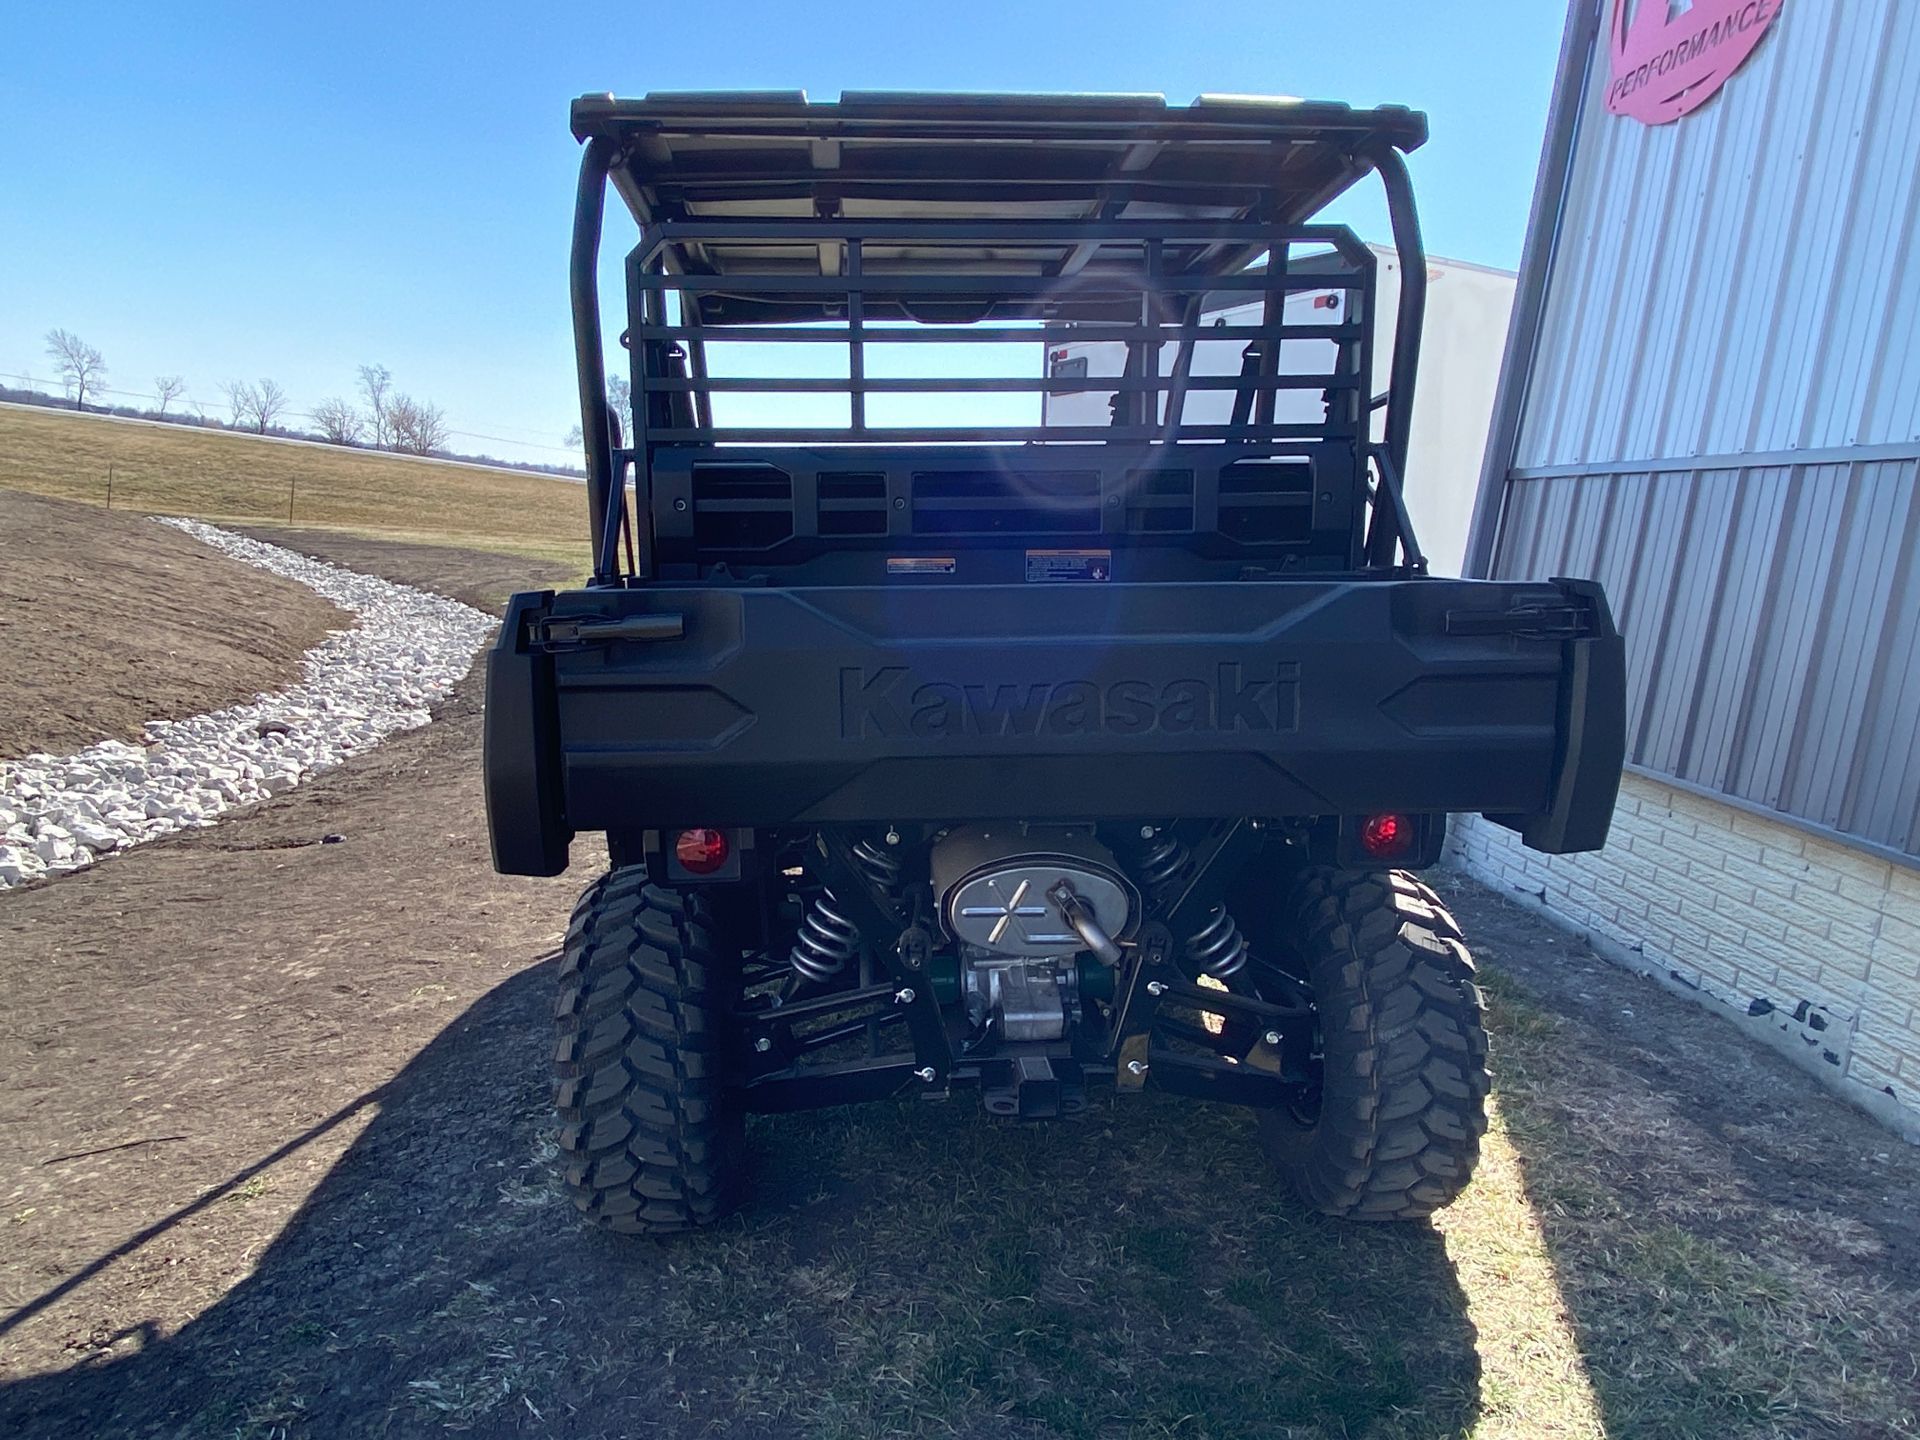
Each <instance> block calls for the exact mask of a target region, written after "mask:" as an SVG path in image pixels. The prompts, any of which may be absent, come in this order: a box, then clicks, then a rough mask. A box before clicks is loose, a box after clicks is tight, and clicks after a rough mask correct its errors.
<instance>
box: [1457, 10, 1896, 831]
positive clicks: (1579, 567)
mask: <svg viewBox="0 0 1920 1440" xmlns="http://www.w3.org/2000/svg"><path fill="white" fill-rule="evenodd" d="M1612 3H1613V0H1604V13H1606V14H1610V12H1611V5H1612ZM1643 3H1660V0H1643ZM1604 33H1605V21H1604V19H1603V21H1602V34H1603V39H1602V41H1601V44H1602V45H1604V44H1605V40H1604ZM1607 80H1608V76H1607V65H1606V61H1605V56H1604V54H1602V55H1600V56H1597V57H1595V60H1594V63H1593V64H1592V66H1591V67H1590V69H1589V73H1588V78H1587V83H1586V95H1585V102H1584V104H1585V108H1584V111H1583V113H1582V117H1581V120H1580V128H1579V131H1578V133H1577V135H1576V138H1575V142H1574V150H1573V159H1572V165H1571V169H1570V171H1569V173H1568V176H1567V185H1566V193H1565V199H1564V202H1563V206H1562V210H1561V217H1560V223H1559V230H1558V240H1557V243H1556V246H1555V249H1554V256H1553V263H1552V270H1551V272H1550V275H1549V277H1548V281H1547V291H1546V298H1545V303H1544V307H1543V309H1542V312H1541V321H1540V327H1539V334H1538V340H1537V344H1536V347H1535V351H1534V355H1533V362H1532V373H1531V377H1530V381H1529V384H1528V386H1527V390H1526V399H1525V408H1524V410H1523V412H1522V416H1521V421H1520V427H1519V434H1518V437H1517V440H1516V444H1515V450H1516V453H1515V455H1514V464H1513V470H1512V473H1511V474H1510V475H1509V476H1508V478H1507V480H1506V485H1505V492H1506V493H1505V502H1504V513H1503V515H1502V519H1501V522H1500V526H1499V531H1498V536H1499V539H1498V546H1497V549H1496V552H1495V555H1494V560H1493V567H1492V573H1493V574H1494V575H1495V576H1499V577H1511V578H1520V577H1525V578H1536V577H1540V576H1546V575H1592V576H1594V577H1596V578H1598V579H1600V580H1601V581H1602V582H1604V584H1605V585H1606V587H1607V592H1608V594H1609V596H1610V597H1611V598H1612V600H1613V604H1614V608H1615V612H1616V615H1617V617H1618V619H1619V621H1620V625H1621V628H1622V630H1623V631H1624V632H1625V633H1626V635H1627V644H1628V670H1629V674H1628V685H1629V696H1628V705H1629V722H1628V723H1629V732H1628V756H1629V759H1630V760H1631V761H1632V762H1633V763H1635V764H1637V765H1639V766H1642V767H1644V768H1645V769H1647V770H1650V771H1654V772H1656V773H1660V774H1665V775H1670V776H1674V777H1676V778H1678V779H1681V780H1686V781H1691V782H1693V783H1694V784H1697V785H1701V786H1704V787H1707V788H1709V789H1713V790H1718V791H1720V792H1722V793H1725V794H1728V795H1732V796H1737V797H1739V798H1741V799H1744V800H1747V801H1750V802H1753V803H1755V804H1759V805H1763V806H1768V807H1771V808H1774V809H1776V810H1779V811H1781V812H1783V813H1785V814H1788V815H1792V816H1796V817H1798V818H1800V819H1803V820H1807V821H1811V822H1813V823H1815V824H1818V825H1822V826H1826V827H1828V828H1830V829H1833V830H1837V831H1839V832H1841V833H1843V834H1848V835H1853V836H1857V837H1859V838H1861V839H1863V840H1867V841H1871V842H1873V843H1875V844H1877V845H1881V846H1885V847H1888V848H1890V849H1892V850H1895V851H1900V852H1904V853H1906V854H1909V855H1914V856H1920V575H1916V573H1915V572H1916V568H1920V499H1917V498H1916V494H1915V492H1916V488H1917V487H1920V450H1917V449H1916V448H1915V443H1914V442H1915V441H1916V440H1920V258H1916V257H1915V253H1914V252H1915V250H1916V249H1920V165H1916V163H1915V159H1914V145H1915V140H1916V137H1917V136H1920V0H1786V5H1785V8H1784V10H1783V12H1782V14H1781V17H1780V19H1779V21H1778V22H1777V24H1776V28H1775V31H1774V33H1773V34H1772V35H1770V36H1769V37H1768V38H1767V40H1766V41H1765V42H1764V43H1763V44H1762V45H1761V47H1760V48H1759V50H1758V51H1756V53H1755V54H1754V56H1753V59H1752V60H1751V61H1750V62H1749V64H1748V65H1747V66H1746V68H1745V69H1744V70H1742V71H1741V72H1740V73H1739V74H1738V75H1736V76H1734V77H1733V79H1732V80H1731V81H1730V82H1729V83H1728V85H1727V87H1726V88H1725V89H1724V90H1723V91H1722V92H1721V93H1720V95H1719V96H1718V97H1716V98H1715V99H1714V100H1712V101H1710V102H1709V103H1708V104H1707V105H1706V106H1705V107H1703V108H1702V109H1701V110H1700V111H1698V112H1696V113H1695V114H1693V115H1691V116H1688V117H1686V118H1684V119H1682V120H1680V121H1679V122H1677V123H1675V124H1670V125H1663V126H1657V127H1648V126H1644V125H1641V124H1639V123H1638V122H1635V121H1630V120H1624V119H1619V118H1616V117H1614V116H1611V115H1608V114H1607V113H1606V112H1605V109H1604V107H1603V105H1602V103H1601V97H1602V94H1603V91H1604V87H1605V85H1606V83H1607ZM1865 446H1877V447H1882V448H1881V449H1880V450H1879V451H1878V452H1877V453H1873V454H1850V453H1848V452H1850V451H1854V450H1857V449H1858V448H1859V447H1865ZM1886 447H1892V450H1893V453H1892V455H1889V454H1888V453H1887V448H1886ZM1795 451H1818V452H1823V453H1820V454H1817V455H1814V454H1810V455H1808V456H1807V457H1806V461H1805V462H1802V463H1791V462H1793V461H1794V460H1795V458H1796V457H1795V456H1794V454H1793V452H1795ZM1816 461H1817V462H1819V463H1814V462H1816ZM1783 462H1787V463H1783ZM1541 471H1547V472H1549V473H1547V474H1541V473H1539V472H1541Z"/></svg>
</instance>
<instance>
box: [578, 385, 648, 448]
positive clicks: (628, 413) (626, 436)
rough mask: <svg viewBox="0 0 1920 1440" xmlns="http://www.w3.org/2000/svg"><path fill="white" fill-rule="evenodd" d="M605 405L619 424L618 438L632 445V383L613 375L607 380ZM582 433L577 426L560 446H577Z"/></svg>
mask: <svg viewBox="0 0 1920 1440" xmlns="http://www.w3.org/2000/svg"><path fill="white" fill-rule="evenodd" d="M607 405H608V406H609V407H610V408H611V409H612V411H613V413H614V416H615V418H616V419H618V420H619V422H620V437H621V439H622V441H623V442H624V443H626V444H628V445H631V444H632V443H633V382H632V381H631V380H629V379H627V377H626V376H624V375H614V376H612V377H610V378H609V379H608V380H607ZM583 434H584V432H583V431H582V430H581V429H580V427H579V426H578V425H576V426H574V427H573V428H572V429H571V430H569V431H567V433H566V437H565V438H564V439H562V440H561V442H560V443H561V444H562V445H578V444H580V443H581V439H582V436H583Z"/></svg>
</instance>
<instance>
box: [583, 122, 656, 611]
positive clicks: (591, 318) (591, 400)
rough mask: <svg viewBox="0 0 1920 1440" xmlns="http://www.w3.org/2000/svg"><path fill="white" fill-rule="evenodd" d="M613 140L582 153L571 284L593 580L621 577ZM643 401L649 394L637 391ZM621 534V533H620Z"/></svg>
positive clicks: (607, 581) (604, 581) (601, 141)
mask: <svg viewBox="0 0 1920 1440" xmlns="http://www.w3.org/2000/svg"><path fill="white" fill-rule="evenodd" d="M612 163H613V144H612V142H611V141H609V140H606V139H603V138H601V137H600V136H595V137H594V138H593V139H591V140H589V141H587V148H586V150H585V152H584V153H583V154H582V155H581V157H580V188H579V190H578V191H577V192H576V193H575V196H574V204H573V252H572V256H571V259H570V261H569V264H568V271H567V279H568V288H569V290H570V292H571V295H572V300H573V360H574V368H575V369H576V370H577V371H578V373H579V379H580V434H581V437H582V441H583V443H584V445H585V448H586V459H587V523H588V526H589V534H590V535H591V536H592V541H593V578H592V580H591V581H590V582H589V583H590V584H592V585H617V584H618V583H619V576H618V573H617V570H618V563H619V562H618V553H619V552H618V546H617V544H608V543H607V518H608V516H609V515H610V514H611V513H613V506H612V503H611V501H610V499H609V496H610V495H612V494H613V487H614V485H615V484H616V477H615V475H614V472H613V429H612V421H611V416H610V414H609V412H608V410H607V360H606V351H605V349H604V348H603V345H602V341H601V337H600V274H599V268H600V225H601V220H602V218H603V217H604V215H605V213H606V208H607V171H608V169H609V168H610V167H611V165H612ZM636 398H637V399H641V400H642V403H644V397H636ZM616 539H617V534H616Z"/></svg>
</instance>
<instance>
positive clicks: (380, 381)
mask: <svg viewBox="0 0 1920 1440" xmlns="http://www.w3.org/2000/svg"><path fill="white" fill-rule="evenodd" d="M360 393H361V395H363V396H364V397H365V398H366V402H367V423H368V425H369V427H370V428H371V429H372V431H373V443H374V445H375V446H376V447H377V448H379V449H382V450H384V449H386V448H387V446H388V445H390V444H392V443H393V416H392V411H391V407H392V403H393V376H391V375H389V374H388V373H387V367H386V366H384V365H362V366H361V367H360Z"/></svg>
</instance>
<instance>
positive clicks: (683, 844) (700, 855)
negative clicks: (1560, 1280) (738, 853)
mask: <svg viewBox="0 0 1920 1440" xmlns="http://www.w3.org/2000/svg"><path fill="white" fill-rule="evenodd" d="M732 853H733V847H732V846H731V845H730V844H728V843H727V832H726V831H724V830H682V831H681V832H680V834H679V835H678V836H677V837H675V839H674V842H673V858H674V859H676V860H678V861H679V862H680V867H681V869H683V870H685V871H686V872H687V873H688V874H689V875H711V874H713V872H714V871H716V870H718V869H719V868H720V867H721V866H722V865H725V864H726V863H727V856H728V855H730V854H732Z"/></svg>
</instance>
